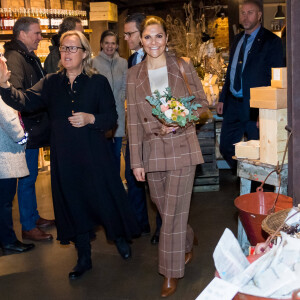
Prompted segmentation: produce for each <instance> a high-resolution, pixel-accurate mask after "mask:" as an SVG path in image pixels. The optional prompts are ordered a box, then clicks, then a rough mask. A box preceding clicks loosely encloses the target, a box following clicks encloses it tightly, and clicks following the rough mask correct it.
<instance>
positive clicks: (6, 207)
mask: <svg viewBox="0 0 300 300" xmlns="http://www.w3.org/2000/svg"><path fill="white" fill-rule="evenodd" d="M25 144H26V137H25V134H24V130H23V128H22V126H21V124H20V120H19V117H18V113H17V112H16V111H14V110H13V109H12V108H11V107H9V106H8V105H6V104H5V103H4V102H3V100H2V99H1V98H0V246H1V248H2V250H3V252H4V253H5V254H6V253H11V252H12V253H21V252H25V251H28V250H30V249H32V248H33V247H34V244H24V243H22V242H20V241H19V240H17V237H16V234H15V232H14V230H13V220H12V201H13V199H14V196H15V194H16V188H17V178H20V177H24V176H27V175H28V174H29V172H28V169H27V165H26V160H25Z"/></svg>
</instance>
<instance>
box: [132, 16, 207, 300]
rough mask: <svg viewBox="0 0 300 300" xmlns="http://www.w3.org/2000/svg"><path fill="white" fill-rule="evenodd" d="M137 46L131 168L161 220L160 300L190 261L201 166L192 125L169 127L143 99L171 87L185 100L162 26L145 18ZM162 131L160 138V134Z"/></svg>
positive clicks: (196, 86) (196, 85) (188, 67)
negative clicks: (139, 57) (140, 53)
mask: <svg viewBox="0 0 300 300" xmlns="http://www.w3.org/2000/svg"><path fill="white" fill-rule="evenodd" d="M140 33H141V43H142V45H143V47H144V50H145V52H146V53H147V58H146V59H145V60H144V61H142V62H141V63H140V64H138V65H136V66H134V67H132V68H131V69H130V70H129V72H128V79H127V99H128V130H129V141H130V153H131V157H130V158H131V168H132V169H133V173H134V175H135V177H136V179H137V180H138V181H145V174H146V173H147V180H148V184H149V188H150V195H151V199H152V201H153V202H154V203H155V204H156V206H157V208H158V210H159V212H160V214H161V217H162V221H163V224H162V228H161V232H160V238H159V267H158V270H159V273H161V274H162V275H164V277H165V278H164V283H163V286H162V291H161V296H162V297H167V296H169V295H171V294H173V293H174V292H175V290H176V287H177V281H178V278H182V277H183V276H184V268H185V264H186V263H188V262H189V261H190V260H191V258H192V247H193V241H194V233H193V230H192V228H191V227H190V226H189V225H188V224H187V221H188V215H189V208H190V200H191V193H192V188H193V181H194V175H195V169H196V165H197V164H201V163H203V158H202V154H201V150H200V147H199V143H198V139H197V136H196V131H195V126H189V127H187V128H178V127H177V128H174V127H173V128H171V127H166V126H164V125H162V123H161V122H159V121H158V120H157V119H156V118H155V117H154V116H153V115H152V112H151V110H152V107H151V105H150V104H149V102H148V101H147V100H145V98H146V96H150V95H152V94H153V92H154V91H155V90H159V91H160V92H161V94H162V93H163V91H164V90H165V88H166V87H170V88H171V91H172V95H173V96H174V97H187V96H189V93H188V88H187V85H186V83H185V81H184V79H183V76H182V73H181V71H180V69H179V65H178V62H177V58H176V57H175V56H174V55H171V54H169V53H168V52H166V45H167V41H168V35H167V33H166V25H165V22H164V21H163V20H162V19H161V18H159V17H155V16H148V17H147V18H146V19H145V21H144V22H143V23H142V26H141V32H140ZM180 60H181V62H182V65H183V68H184V71H185V73H186V76H187V81H188V83H189V86H190V88H191V90H192V92H193V94H194V95H195V100H194V101H196V102H197V103H200V104H201V105H202V108H199V109H198V110H197V112H196V114H198V115H200V114H201V113H202V112H203V111H204V110H206V108H207V105H208V103H207V101H206V96H205V94H204V91H203V88H202V85H201V82H200V80H199V78H198V76H197V73H196V71H195V69H194V67H193V65H192V64H191V62H190V61H189V60H187V59H185V60H183V59H180ZM162 132H163V134H162Z"/></svg>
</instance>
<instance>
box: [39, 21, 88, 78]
mask: <svg viewBox="0 0 300 300" xmlns="http://www.w3.org/2000/svg"><path fill="white" fill-rule="evenodd" d="M70 30H77V31H80V32H83V31H84V30H83V26H82V23H81V20H80V19H79V18H77V17H74V16H69V17H66V18H64V19H63V21H62V23H61V24H60V25H59V30H58V33H57V34H55V35H54V36H53V37H52V40H51V42H52V46H49V50H50V53H49V54H48V56H47V58H46V60H45V63H44V67H45V70H46V72H47V74H50V73H56V72H57V71H58V63H59V61H60V52H59V40H60V38H61V36H62V35H63V34H64V33H65V32H67V31H70Z"/></svg>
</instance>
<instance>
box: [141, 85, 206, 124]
mask: <svg viewBox="0 0 300 300" xmlns="http://www.w3.org/2000/svg"><path fill="white" fill-rule="evenodd" d="M194 98H195V96H189V97H187V98H179V99H176V98H175V97H173V96H172V92H171V88H170V87H167V88H166V91H164V94H163V95H161V94H160V93H159V91H157V90H156V91H155V92H154V96H147V97H146V100H147V101H148V102H149V103H150V104H151V105H152V106H153V108H152V114H153V115H154V116H156V117H157V118H158V119H159V120H160V121H161V122H162V123H164V124H165V125H167V126H168V125H169V126H173V125H178V126H180V127H185V126H186V124H188V123H194V122H197V121H198V120H199V118H198V117H197V116H195V115H194V114H193V111H195V110H197V108H198V107H201V105H200V104H198V103H193V102H192V100H193V99H194ZM162 108H163V110H164V111H162ZM166 110H167V111H166Z"/></svg>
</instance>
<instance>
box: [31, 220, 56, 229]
mask: <svg viewBox="0 0 300 300" xmlns="http://www.w3.org/2000/svg"><path fill="white" fill-rule="evenodd" d="M35 224H36V227H38V228H46V227H51V226H53V225H55V220H47V219H44V218H39V219H38V220H37V221H36V223H35Z"/></svg>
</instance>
